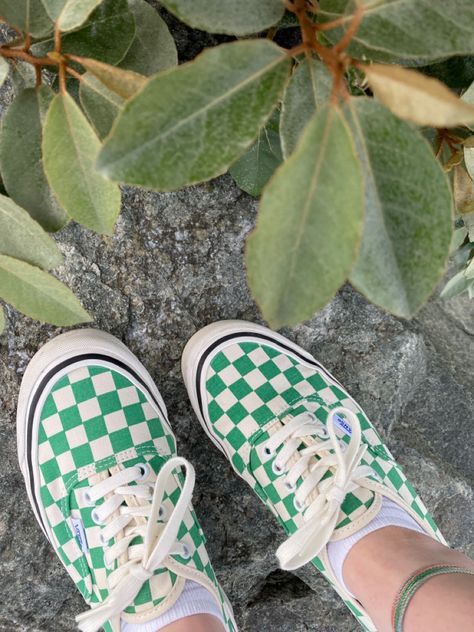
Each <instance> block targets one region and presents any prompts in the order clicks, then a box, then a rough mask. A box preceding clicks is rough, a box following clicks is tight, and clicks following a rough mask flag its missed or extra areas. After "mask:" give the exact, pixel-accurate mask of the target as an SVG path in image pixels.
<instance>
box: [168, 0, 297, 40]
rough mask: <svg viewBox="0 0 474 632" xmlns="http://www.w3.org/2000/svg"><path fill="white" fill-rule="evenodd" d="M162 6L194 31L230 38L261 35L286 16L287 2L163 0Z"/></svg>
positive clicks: (266, 0)
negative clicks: (230, 36)
mask: <svg viewBox="0 0 474 632" xmlns="http://www.w3.org/2000/svg"><path fill="white" fill-rule="evenodd" d="M162 4H163V6H165V7H166V8H167V9H168V11H171V13H174V14H175V15H176V16H177V17H178V18H179V19H180V20H182V21H183V22H185V23H186V24H189V26H192V27H193V28H196V29H201V30H202V31H208V32H209V33H228V34H230V35H249V34H251V33H259V32H260V31H263V30H264V29H267V28H269V27H270V26H273V25H274V24H276V23H277V22H278V21H279V20H280V19H281V18H282V17H283V13H284V12H285V3H284V1H283V0H258V2H255V0H239V2H236V0H162Z"/></svg>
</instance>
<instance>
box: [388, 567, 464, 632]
mask: <svg viewBox="0 0 474 632" xmlns="http://www.w3.org/2000/svg"><path fill="white" fill-rule="evenodd" d="M449 573H461V574H463V575H474V570H473V569H469V568H463V567H462V566H444V565H441V564H436V565H434V566H428V567H427V568H423V569H422V570H420V571H416V573H414V574H413V575H411V576H410V577H409V578H408V579H407V581H406V582H405V583H404V584H403V586H402V587H401V589H400V591H399V592H398V595H397V597H396V599H395V602H394V604H393V609H392V627H393V630H394V632H403V620H404V618H405V613H406V611H407V608H408V605H409V604H410V601H411V600H412V598H413V596H414V594H415V593H416V591H417V590H418V589H419V588H421V586H423V584H424V583H425V582H427V581H428V580H429V579H431V578H432V577H436V575H446V574H449Z"/></svg>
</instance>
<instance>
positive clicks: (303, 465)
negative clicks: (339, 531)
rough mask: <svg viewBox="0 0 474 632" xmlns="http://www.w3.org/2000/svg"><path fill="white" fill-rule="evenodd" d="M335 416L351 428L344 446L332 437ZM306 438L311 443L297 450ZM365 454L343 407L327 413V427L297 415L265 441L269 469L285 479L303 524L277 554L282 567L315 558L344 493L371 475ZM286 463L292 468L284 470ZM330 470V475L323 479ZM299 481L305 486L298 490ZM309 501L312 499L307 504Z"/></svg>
mask: <svg viewBox="0 0 474 632" xmlns="http://www.w3.org/2000/svg"><path fill="white" fill-rule="evenodd" d="M335 415H342V416H344V417H345V418H346V420H348V421H349V423H350V424H351V426H352V434H351V438H350V441H349V443H348V444H343V443H342V442H341V441H340V440H339V439H338V438H337V436H336V430H335V426H334V417H335ZM308 438H312V441H314V443H312V444H311V445H309V446H308V447H306V448H301V444H302V442H304V440H305V439H308ZM281 446H283V447H282V449H281V450H280V452H278V454H277V450H278V448H280V447H281ZM342 446H344V447H342ZM366 450H367V446H366V445H365V444H363V443H362V431H361V427H360V422H359V419H358V418H357V416H356V415H355V414H354V413H353V412H352V411H351V410H349V409H348V408H344V407H338V408H334V409H332V410H331V412H330V413H329V416H328V419H327V425H326V427H324V425H322V424H321V422H320V421H319V420H318V419H317V418H316V417H315V415H313V414H312V413H310V412H303V413H300V414H299V415H296V416H295V417H294V418H293V419H292V420H291V421H290V422H289V423H288V424H286V425H285V426H283V427H282V428H281V429H280V430H277V432H275V434H273V435H272V436H271V437H270V439H268V441H267V442H266V443H265V447H264V454H265V455H266V456H267V458H268V459H274V461H273V464H272V468H273V471H274V472H275V474H277V475H278V476H283V475H285V479H284V484H285V486H286V487H287V489H288V490H289V491H293V492H294V504H295V507H296V509H297V510H298V511H300V512H303V520H304V524H303V525H302V526H300V527H299V528H298V529H297V531H295V533H293V534H292V535H291V536H290V537H289V538H288V539H287V540H286V541H285V542H284V543H283V544H282V545H281V546H280V547H279V548H278V550H277V557H278V560H279V562H280V565H281V568H282V569H284V570H295V569H297V568H300V567H301V566H303V565H304V564H306V563H308V562H309V561H310V560H312V559H314V558H315V557H317V555H318V554H319V553H320V552H321V550H322V549H323V547H324V546H325V545H326V544H327V543H328V542H329V540H330V538H331V536H332V534H333V532H334V530H335V528H336V525H337V519H338V516H339V512H340V509H341V506H342V503H343V502H344V499H345V497H346V495H347V494H348V493H349V492H352V491H354V490H355V489H357V488H358V487H360V486H361V482H362V481H361V479H364V478H365V477H366V476H370V475H372V476H373V475H374V471H373V470H372V468H371V467H369V466H368V465H361V464H360V462H361V459H362V458H363V456H364V454H365V452H366ZM295 456H296V457H297V458H296V459H295ZM314 456H319V457H320V458H319V460H318V461H316V462H314V459H313V457H314ZM290 462H292V463H293V465H290V466H289V467H287V464H289V463H290ZM328 470H331V471H332V472H333V476H330V477H327V478H324V476H325V474H326V473H327V472H328ZM300 477H303V482H302V483H301V485H300V486H299V487H298V488H297V481H298V479H299V478H300ZM323 478H324V480H323ZM309 497H311V498H314V500H311V502H309V503H308V502H307V500H308V499H309Z"/></svg>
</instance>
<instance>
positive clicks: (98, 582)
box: [38, 364, 235, 631]
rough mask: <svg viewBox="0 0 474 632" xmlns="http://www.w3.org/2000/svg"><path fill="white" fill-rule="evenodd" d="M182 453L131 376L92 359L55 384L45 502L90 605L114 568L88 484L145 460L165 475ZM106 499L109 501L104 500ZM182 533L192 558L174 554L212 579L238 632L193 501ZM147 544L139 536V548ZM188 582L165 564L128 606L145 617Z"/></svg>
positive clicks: (43, 445) (174, 491)
mask: <svg viewBox="0 0 474 632" xmlns="http://www.w3.org/2000/svg"><path fill="white" fill-rule="evenodd" d="M175 454H176V444H175V439H174V437H173V435H172V434H171V433H170V432H169V431H168V430H167V427H166V426H165V425H164V424H163V422H162V420H161V419H160V416H159V413H158V411H157V409H156V407H155V406H154V405H153V403H152V401H151V400H150V398H149V396H148V395H147V394H146V393H145V392H144V391H143V390H141V389H140V388H138V387H137V386H136V385H135V384H134V383H132V381H131V380H130V379H129V378H128V377H127V376H126V374H124V373H121V372H119V371H118V370H113V369H111V368H109V367H106V366H101V365H100V364H94V365H92V364H91V365H87V366H80V367H79V368H75V369H72V370H71V371H70V372H69V373H68V374H67V375H65V376H63V377H61V378H60V379H58V381H56V383H55V384H54V385H53V386H52V387H51V389H50V392H49V393H48V394H47V397H46V400H45V402H44V405H43V407H42V410H41V414H40V426H39V435H38V464H39V470H40V477H41V490H40V493H41V500H42V504H43V506H44V508H45V511H46V515H47V519H48V522H49V525H50V527H51V528H52V531H53V533H54V542H53V545H54V546H55V548H56V549H57V552H58V554H59V556H60V558H61V560H62V562H63V563H64V565H65V567H66V569H67V571H68V572H69V574H70V575H71V577H72V579H73V580H74V582H75V584H76V586H77V587H78V589H79V590H80V592H81V593H82V595H83V597H84V599H85V600H86V602H87V603H89V604H91V605H93V604H96V603H99V602H102V601H103V600H104V599H105V598H106V597H107V595H108V585H107V576H108V574H109V573H110V572H111V570H112V569H110V568H107V567H106V564H105V562H104V547H103V545H102V543H101V541H100V532H101V527H100V526H98V525H96V524H95V523H94V521H93V520H92V517H91V513H92V509H93V508H92V507H91V506H90V505H89V504H88V503H87V502H86V501H85V499H84V497H83V496H84V490H85V489H86V488H88V487H90V486H91V485H94V484H95V483H97V482H99V481H100V480H103V479H104V478H107V477H108V476H109V475H110V474H113V473H115V472H117V471H119V470H120V469H121V468H124V467H129V466H133V465H136V464H137V463H145V462H146V463H148V464H149V466H150V468H151V470H152V472H153V473H154V474H155V475H157V474H158V473H159V471H160V469H161V467H162V465H163V463H164V462H165V461H166V460H167V459H168V458H170V457H172V456H174V455H175ZM181 485H182V477H181V475H180V474H179V473H177V474H176V475H175V476H174V478H173V480H171V481H170V483H169V486H168V488H167V490H166V497H165V501H164V507H165V510H167V513H168V512H171V511H172V509H173V507H174V505H175V503H176V502H177V499H178V498H179V495H180V489H181ZM102 502H105V501H104V499H102V500H101V501H99V503H98V504H101V503H102ZM73 519H80V520H81V521H82V523H83V525H84V528H85V532H86V538H87V547H84V546H82V547H81V545H80V542H79V541H78V539H77V538H76V536H75V534H74V532H73V528H72V520H73ZM179 539H180V540H181V541H183V542H185V543H186V544H187V545H188V548H189V550H190V552H191V556H190V558H189V559H185V558H182V557H180V556H179V555H174V556H173V558H174V560H175V562H178V563H179V564H181V565H183V566H184V567H190V568H192V569H195V570H196V571H198V572H199V573H201V574H202V575H203V576H204V577H206V578H207V579H208V580H210V582H212V585H213V586H214V587H215V592H216V595H218V597H219V600H220V605H221V607H222V612H223V616H224V621H225V622H226V624H227V629H228V630H229V631H233V630H234V629H235V628H234V627H233V624H232V614H231V612H230V611H229V607H228V605H227V602H226V599H225V596H224V593H223V592H222V589H221V588H220V586H219V584H218V582H217V579H216V577H215V574H214V571H213V569H212V566H211V564H210V561H209V558H208V555H207V552H206V548H205V538H204V534H203V532H202V530H201V527H200V526H199V523H198V520H197V518H196V515H195V513H194V511H193V509H192V507H189V510H188V512H187V513H186V516H185V519H184V521H183V523H182V525H181V529H180V532H179ZM139 543H140V542H139V540H138V539H137V541H136V542H135V543H133V544H132V547H133V546H134V545H135V544H139ZM132 547H131V548H132ZM177 582H178V585H177ZM183 583H184V580H183V579H182V578H180V577H178V574H177V573H175V572H172V571H171V570H168V569H159V570H158V571H156V573H155V574H154V576H153V577H152V578H151V580H150V581H147V582H146V583H145V584H144V585H143V587H142V589H141V591H140V593H139V594H138V596H137V597H136V599H135V601H134V602H133V604H132V605H131V606H130V607H128V608H127V609H126V610H125V612H126V613H128V614H129V615H133V614H140V615H141V614H143V613H144V612H145V611H147V610H150V609H154V608H156V607H159V605H160V603H162V602H163V601H164V600H165V599H166V598H167V596H168V595H169V594H170V591H172V590H173V588H175V589H177V590H180V589H181V586H182V585H183ZM155 616H156V615H155Z"/></svg>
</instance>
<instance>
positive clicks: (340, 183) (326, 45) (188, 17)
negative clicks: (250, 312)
mask: <svg viewBox="0 0 474 632" xmlns="http://www.w3.org/2000/svg"><path fill="white" fill-rule="evenodd" d="M162 5H163V6H164V7H165V8H166V9H167V10H168V11H170V12H171V13H173V14H175V15H176V16H177V17H178V18H179V19H180V20H182V21H183V22H185V23H186V24H188V25H189V26H191V27H194V28H198V29H202V30H205V31H209V32H211V33H222V34H226V35H231V36H233V37H234V38H235V39H234V41H231V42H228V43H225V44H221V45H218V46H215V47H213V48H210V49H207V50H205V51H204V52H203V53H202V54H201V55H199V56H198V57H197V58H196V59H195V60H193V61H191V62H188V63H185V64H182V65H180V66H178V65H177V52H176V46H175V44H174V41H173V38H172V37H171V35H170V33H169V31H168V29H167V27H166V24H165V22H164V21H163V19H162V18H161V17H160V15H159V14H158V13H157V12H156V11H155V9H153V8H152V7H151V6H150V5H149V4H147V3H146V2H145V0H83V1H81V2H74V1H73V0H21V1H19V2H16V3H11V2H8V1H6V0H5V1H4V0H0V15H1V16H2V17H3V19H4V20H5V21H6V22H7V23H8V24H9V25H10V26H11V27H13V28H14V29H15V30H16V31H17V33H18V38H17V39H15V40H14V41H11V42H7V43H6V44H5V45H4V46H2V47H0V81H4V80H5V79H6V78H7V77H8V76H10V78H11V80H12V81H13V83H14V85H15V87H16V90H17V95H16V97H15V99H14V101H13V103H12V104H11V106H10V108H9V109H8V111H7V113H6V115H5V117H4V121H3V127H2V134H1V138H0V171H1V174H2V179H3V182H4V186H5V190H6V191H5V192H6V194H7V196H9V197H6V196H4V198H5V199H4V200H3V202H2V204H8V205H10V206H8V207H6V208H8V209H9V211H8V212H9V215H7V214H5V215H4V217H5V219H4V220H3V221H5V222H6V221H8V222H10V221H12V220H11V217H12V214H13V215H15V218H16V219H15V221H16V223H17V224H18V226H19V229H18V230H19V231H20V232H19V234H23V235H24V239H25V243H27V244H29V245H28V247H27V248H26V250H28V251H29V252H30V251H32V248H33V246H32V243H33V242H32V240H33V239H37V240H38V239H41V240H43V241H42V242H41V243H46V242H45V239H48V240H50V238H49V237H48V236H47V235H46V234H45V233H44V231H55V230H59V229H60V228H61V227H62V226H63V225H64V224H65V223H66V222H67V221H69V220H71V219H72V220H75V221H77V222H80V223H81V224H83V225H84V226H86V227H87V228H89V229H91V230H95V231H97V232H100V233H103V234H110V233H112V231H113V227H114V224H115V221H116V219H117V217H118V214H119V210H120V189H119V184H121V183H125V184H130V185H136V186H143V187H147V188H152V189H155V190H158V191H169V190H175V189H178V188H180V187H184V186H189V185H192V184H196V183H199V182H203V181H206V180H209V179H211V178H214V177H216V176H219V175H221V174H223V173H225V172H226V171H228V170H230V173H231V175H232V176H233V177H234V179H235V180H236V182H237V184H238V185H239V186H240V187H241V188H242V189H243V190H245V191H247V192H248V193H250V194H251V195H254V196H261V202H260V210H259V215H258V219H257V226H256V228H255V230H254V231H253V232H252V233H251V235H250V236H249V237H248V240H247V247H246V253H245V259H246V264H247V269H248V280H249V285H250V288H251V290H252V292H253V295H254V297H255V299H256V301H257V303H258V304H259V306H260V307H261V309H262V312H263V315H264V317H265V318H266V319H267V320H268V321H269V322H270V323H271V324H272V325H273V326H275V327H279V326H282V325H291V324H294V323H297V322H299V321H301V320H304V319H306V318H310V317H311V316H312V315H313V314H314V312H315V311H317V310H319V309H320V308H322V307H323V306H324V305H325V304H326V303H327V302H328V301H329V300H330V299H331V297H332V296H333V295H334V294H335V292H336V291H337V290H338V288H339V287H340V286H341V285H342V284H343V283H344V282H346V281H347V280H349V281H350V282H351V283H352V284H353V285H354V286H355V287H356V288H357V289H359V290H360V291H361V292H362V293H363V294H364V295H365V296H366V297H367V298H368V299H369V300H371V301H372V302H374V303H376V304H377V305H380V306H381V307H383V308H384V309H386V310H388V311H390V312H392V313H394V314H396V315H398V316H402V317H411V316H412V315H413V314H415V313H416V311H417V310H418V309H419V308H420V307H421V306H422V305H423V304H424V303H425V302H426V301H427V299H428V298H429V296H430V295H431V293H432V292H433V291H434V289H435V287H436V286H437V284H438V283H439V281H440V279H441V278H442V276H443V274H444V272H445V269H446V265H447V261H448V258H449V255H450V252H451V251H452V250H450V248H451V249H452V248H453V246H452V245H450V244H452V243H455V244H457V250H459V248H460V249H461V250H463V249H464V250H463V252H467V250H468V249H467V248H466V246H467V245H468V244H471V242H472V227H470V226H471V225H470V223H469V222H470V221H471V219H470V218H471V215H470V213H471V212H474V206H473V205H474V193H473V185H472V176H473V172H474V166H473V163H474V144H473V143H472V142H471V140H470V136H471V132H470V130H471V128H473V127H474V103H473V101H474V98H473V96H474V88H472V87H471V88H470V89H469V90H467V91H466V92H465V94H464V95H462V98H460V96H459V94H458V93H456V92H453V91H451V89H448V87H447V86H446V85H445V83H443V82H442V81H440V80H439V78H436V74H437V72H441V69H443V72H445V69H446V67H449V60H451V59H458V60H459V59H463V57H460V56H469V55H473V54H474V5H473V3H472V2H471V0H457V1H456V2H452V3H449V2H448V3H447V2H444V0H433V1H432V2H430V3H420V2H418V1H417V0H405V1H404V2H398V1H397V0H357V1H354V0H320V1H319V2H316V1H315V0H287V1H286V2H284V1H283V0H261V1H259V2H255V1H254V0H242V1H241V2H238V3H237V2H235V0H163V1H162ZM407 24H409V25H410V28H409V29H407V28H406V25H407ZM289 26H290V27H291V28H293V29H294V28H295V27H296V28H298V29H299V32H300V42H299V43H297V44H296V46H292V47H291V48H289V49H287V48H284V47H283V46H281V45H277V44H276V43H275V42H274V41H272V40H273V38H274V36H275V35H276V34H277V33H279V32H282V33H283V36H282V38H283V39H282V38H280V37H278V38H277V39H278V41H284V32H285V31H286V30H287V29H288V27H289ZM440 60H441V61H440ZM447 64H448V66H447ZM424 66H426V67H427V72H426V73H424V72H423V67H424ZM45 69H48V71H49V76H52V77H53V78H54V81H53V82H52V83H51V82H49V83H48V81H47V74H46V73H45ZM428 69H429V70H428ZM471 79H474V77H472V78H471ZM448 83H450V85H456V88H457V89H458V92H459V88H461V89H462V88H467V87H468V86H467V85H463V86H459V82H455V81H448ZM453 193H454V200H455V205H454V204H453ZM2 199H3V198H2ZM12 205H13V206H12ZM12 209H14V210H12ZM453 209H454V211H455V213H456V215H457V216H458V220H457V222H458V229H457V231H456V233H455V235H456V239H455V241H454V242H453V241H452V235H453V219H454V213H453ZM461 216H462V217H461ZM1 218H2V215H1V214H0V229H3V228H2V226H1V221H2V219H1ZM9 218H10V219H9ZM31 222H33V225H34V226H35V231H33V229H32V228H31V226H32V224H31ZM4 226H6V224H5V225H4ZM459 231H463V232H459ZM469 231H471V232H469ZM461 235H462V236H463V239H462V241H461ZM26 236H28V237H26ZM40 236H41V237H40ZM15 243H16V244H18V243H19V242H18V240H17V241H15ZM49 243H50V242H48V244H49ZM51 243H53V242H51ZM38 247H39V246H38ZM50 247H51V244H50ZM54 247H55V246H54ZM472 250H473V249H472V248H471V247H470V246H469V253H468V256H467V258H466V259H465V260H464V261H463V263H462V266H461V268H462V269H460V271H459V274H462V275H463V282H462V283H461V282H459V284H458V282H457V281H453V282H452V283H451V287H452V286H453V285H454V286H455V287H456V288H458V289H459V288H461V287H463V288H464V289H463V291H464V290H466V291H468V292H469V293H470V294H471V295H472V294H473V290H472V282H471V279H472V276H471V275H472V274H473V271H472V265H471V263H472ZM25 255H26V253H25V252H24V251H22V250H21V249H20V248H18V247H16V249H15V248H13V247H12V246H11V244H10V245H9V244H8V243H5V244H4V243H2V241H1V240H0V297H1V298H3V299H4V300H5V301H7V302H9V303H11V304H12V305H13V306H15V307H16V308H17V309H20V310H21V311H23V312H24V313H26V314H28V315H30V316H33V317H35V318H39V319H42V320H47V321H49V322H53V323H55V324H71V323H72V322H73V321H74V320H75V322H77V321H79V320H84V319H86V318H87V315H86V314H85V312H83V311H82V312H81V311H80V310H81V309H82V308H80V306H79V305H78V303H77V304H76V303H74V301H76V299H75V298H74V297H73V295H72V293H70V292H69V290H67V288H66V287H65V286H63V285H62V284H60V282H59V281H58V280H57V279H55V278H54V277H52V276H51V275H50V274H48V273H47V272H46V271H45V270H47V269H50V268H51V267H54V265H56V264H57V263H58V262H59V261H58V260H56V261H55V260H54V257H53V258H52V259H51V257H50V258H49V259H48V261H45V260H34V261H33V260H30V259H28V257H26V256H25ZM4 259H5V261H4ZM12 262H13V263H12ZM25 266H26V267H25ZM38 274H40V275H41V278H40V277H39V276H38ZM35 275H36V276H35ZM2 279H3V280H2ZM13 279H14V282H13ZM466 279H468V280H469V281H468V282H467V281H466ZM53 282H54V284H58V285H57V286H56V285H55V286H54V287H53V285H51V283H53ZM22 284H25V287H30V286H31V287H34V289H31V290H30V291H22V289H21V288H22V287H23V285H22ZM28 284H30V285H28ZM48 284H50V285H48ZM59 287H60V288H61V291H59V289H58V290H57V291H55V288H59ZM40 293H41V295H40ZM452 293H453V290H452V289H450V290H448V289H446V290H445V292H444V294H445V295H451V294H452ZM73 304H74V306H75V307H74V309H72V307H71V306H72V305H73ZM74 312H75V316H73V315H72V314H73V313H74Z"/></svg>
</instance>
